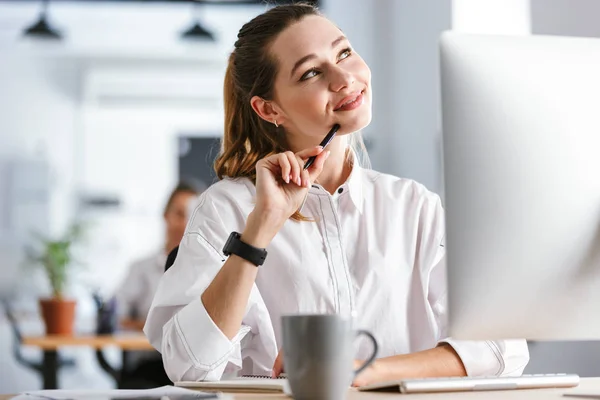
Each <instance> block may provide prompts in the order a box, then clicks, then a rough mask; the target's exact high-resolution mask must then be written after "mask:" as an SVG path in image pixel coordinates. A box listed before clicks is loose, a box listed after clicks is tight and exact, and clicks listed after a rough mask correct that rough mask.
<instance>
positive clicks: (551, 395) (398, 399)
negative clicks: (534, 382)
mask: <svg viewBox="0 0 600 400" xmlns="http://www.w3.org/2000/svg"><path fill="white" fill-rule="evenodd" d="M567 393H572V394H576V393H581V394H600V378H582V379H581V384H580V385H579V386H578V387H576V388H572V389H532V390H498V391H489V392H457V393H438V394H411V395H405V394H403V395H401V394H399V393H380V392H358V391H356V390H354V389H351V390H350V391H349V392H348V396H347V397H346V400H525V399H527V400H553V399H556V400H558V399H561V400H576V398H575V397H565V396H563V395H564V394H567ZM11 397H12V395H4V396H3V395H0V400H8V399H10V398H11ZM231 399H233V400H258V399H268V400H290V397H287V396H285V395H283V394H279V395H277V394H235V395H234V394H231V395H229V396H228V400H231Z"/></svg>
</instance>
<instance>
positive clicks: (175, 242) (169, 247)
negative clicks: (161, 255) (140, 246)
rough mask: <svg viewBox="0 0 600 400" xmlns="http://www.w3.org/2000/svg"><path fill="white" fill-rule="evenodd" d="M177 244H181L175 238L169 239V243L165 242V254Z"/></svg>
mask: <svg viewBox="0 0 600 400" xmlns="http://www.w3.org/2000/svg"><path fill="white" fill-rule="evenodd" d="M177 246H179V242H177V241H175V240H170V239H167V243H165V247H164V251H165V254H166V255H169V253H170V252H171V250H173V249H174V248H175V247H177Z"/></svg>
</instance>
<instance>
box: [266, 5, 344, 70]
mask: <svg viewBox="0 0 600 400" xmlns="http://www.w3.org/2000/svg"><path fill="white" fill-rule="evenodd" d="M341 34H342V33H341V31H340V30H339V29H338V27H337V26H335V25H334V24H332V23H331V21H329V20H328V19H327V18H324V17H319V16H316V15H310V16H307V17H304V18H303V19H302V20H300V21H299V22H296V23H294V24H292V25H290V26H289V27H287V28H286V29H285V30H284V31H283V32H281V33H280V34H279V36H277V38H276V39H275V41H274V42H273V45H272V46H271V52H272V53H273V55H274V56H275V58H276V59H277V61H278V63H279V67H280V71H282V72H283V71H287V72H288V73H289V71H291V69H292V68H293V66H294V64H295V63H296V61H298V59H300V58H302V57H304V56H306V55H308V54H311V53H315V54H317V55H319V53H320V52H325V51H330V50H331V42H333V41H334V40H335V39H337V38H338V37H339V36H340V35H341Z"/></svg>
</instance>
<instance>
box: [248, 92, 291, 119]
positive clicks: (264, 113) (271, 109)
mask: <svg viewBox="0 0 600 400" xmlns="http://www.w3.org/2000/svg"><path fill="white" fill-rule="evenodd" d="M250 105H251V106H252V109H253V110H254V112H255V113H256V114H258V116H259V117H261V118H262V119H264V120H265V121H267V122H268V123H270V124H274V123H275V121H277V125H282V124H283V122H284V119H285V116H284V115H283V112H282V111H281V109H280V108H279V107H278V106H277V104H275V103H274V102H272V101H267V100H265V99H263V98H261V97H258V96H254V97H252V98H251V99H250Z"/></svg>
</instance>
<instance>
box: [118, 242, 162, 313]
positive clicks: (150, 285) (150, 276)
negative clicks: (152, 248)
mask: <svg viewBox="0 0 600 400" xmlns="http://www.w3.org/2000/svg"><path fill="white" fill-rule="evenodd" d="M166 262H167V256H166V254H165V253H164V251H161V252H159V253H155V254H151V255H149V256H147V257H144V258H142V259H140V260H137V261H135V262H134V263H133V264H131V266H130V267H129V271H127V276H126V277H125V279H124V280H123V282H122V283H121V286H120V287H119V289H118V290H117V292H116V293H115V295H116V298H117V310H118V313H119V315H120V316H121V317H125V318H132V317H133V318H135V319H139V320H144V319H146V316H147V315H148V312H149V311H150V306H151V305H152V299H154V292H155V291H156V288H157V287H158V284H159V283H160V280H161V278H162V276H163V274H164V272H165V264H166Z"/></svg>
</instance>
